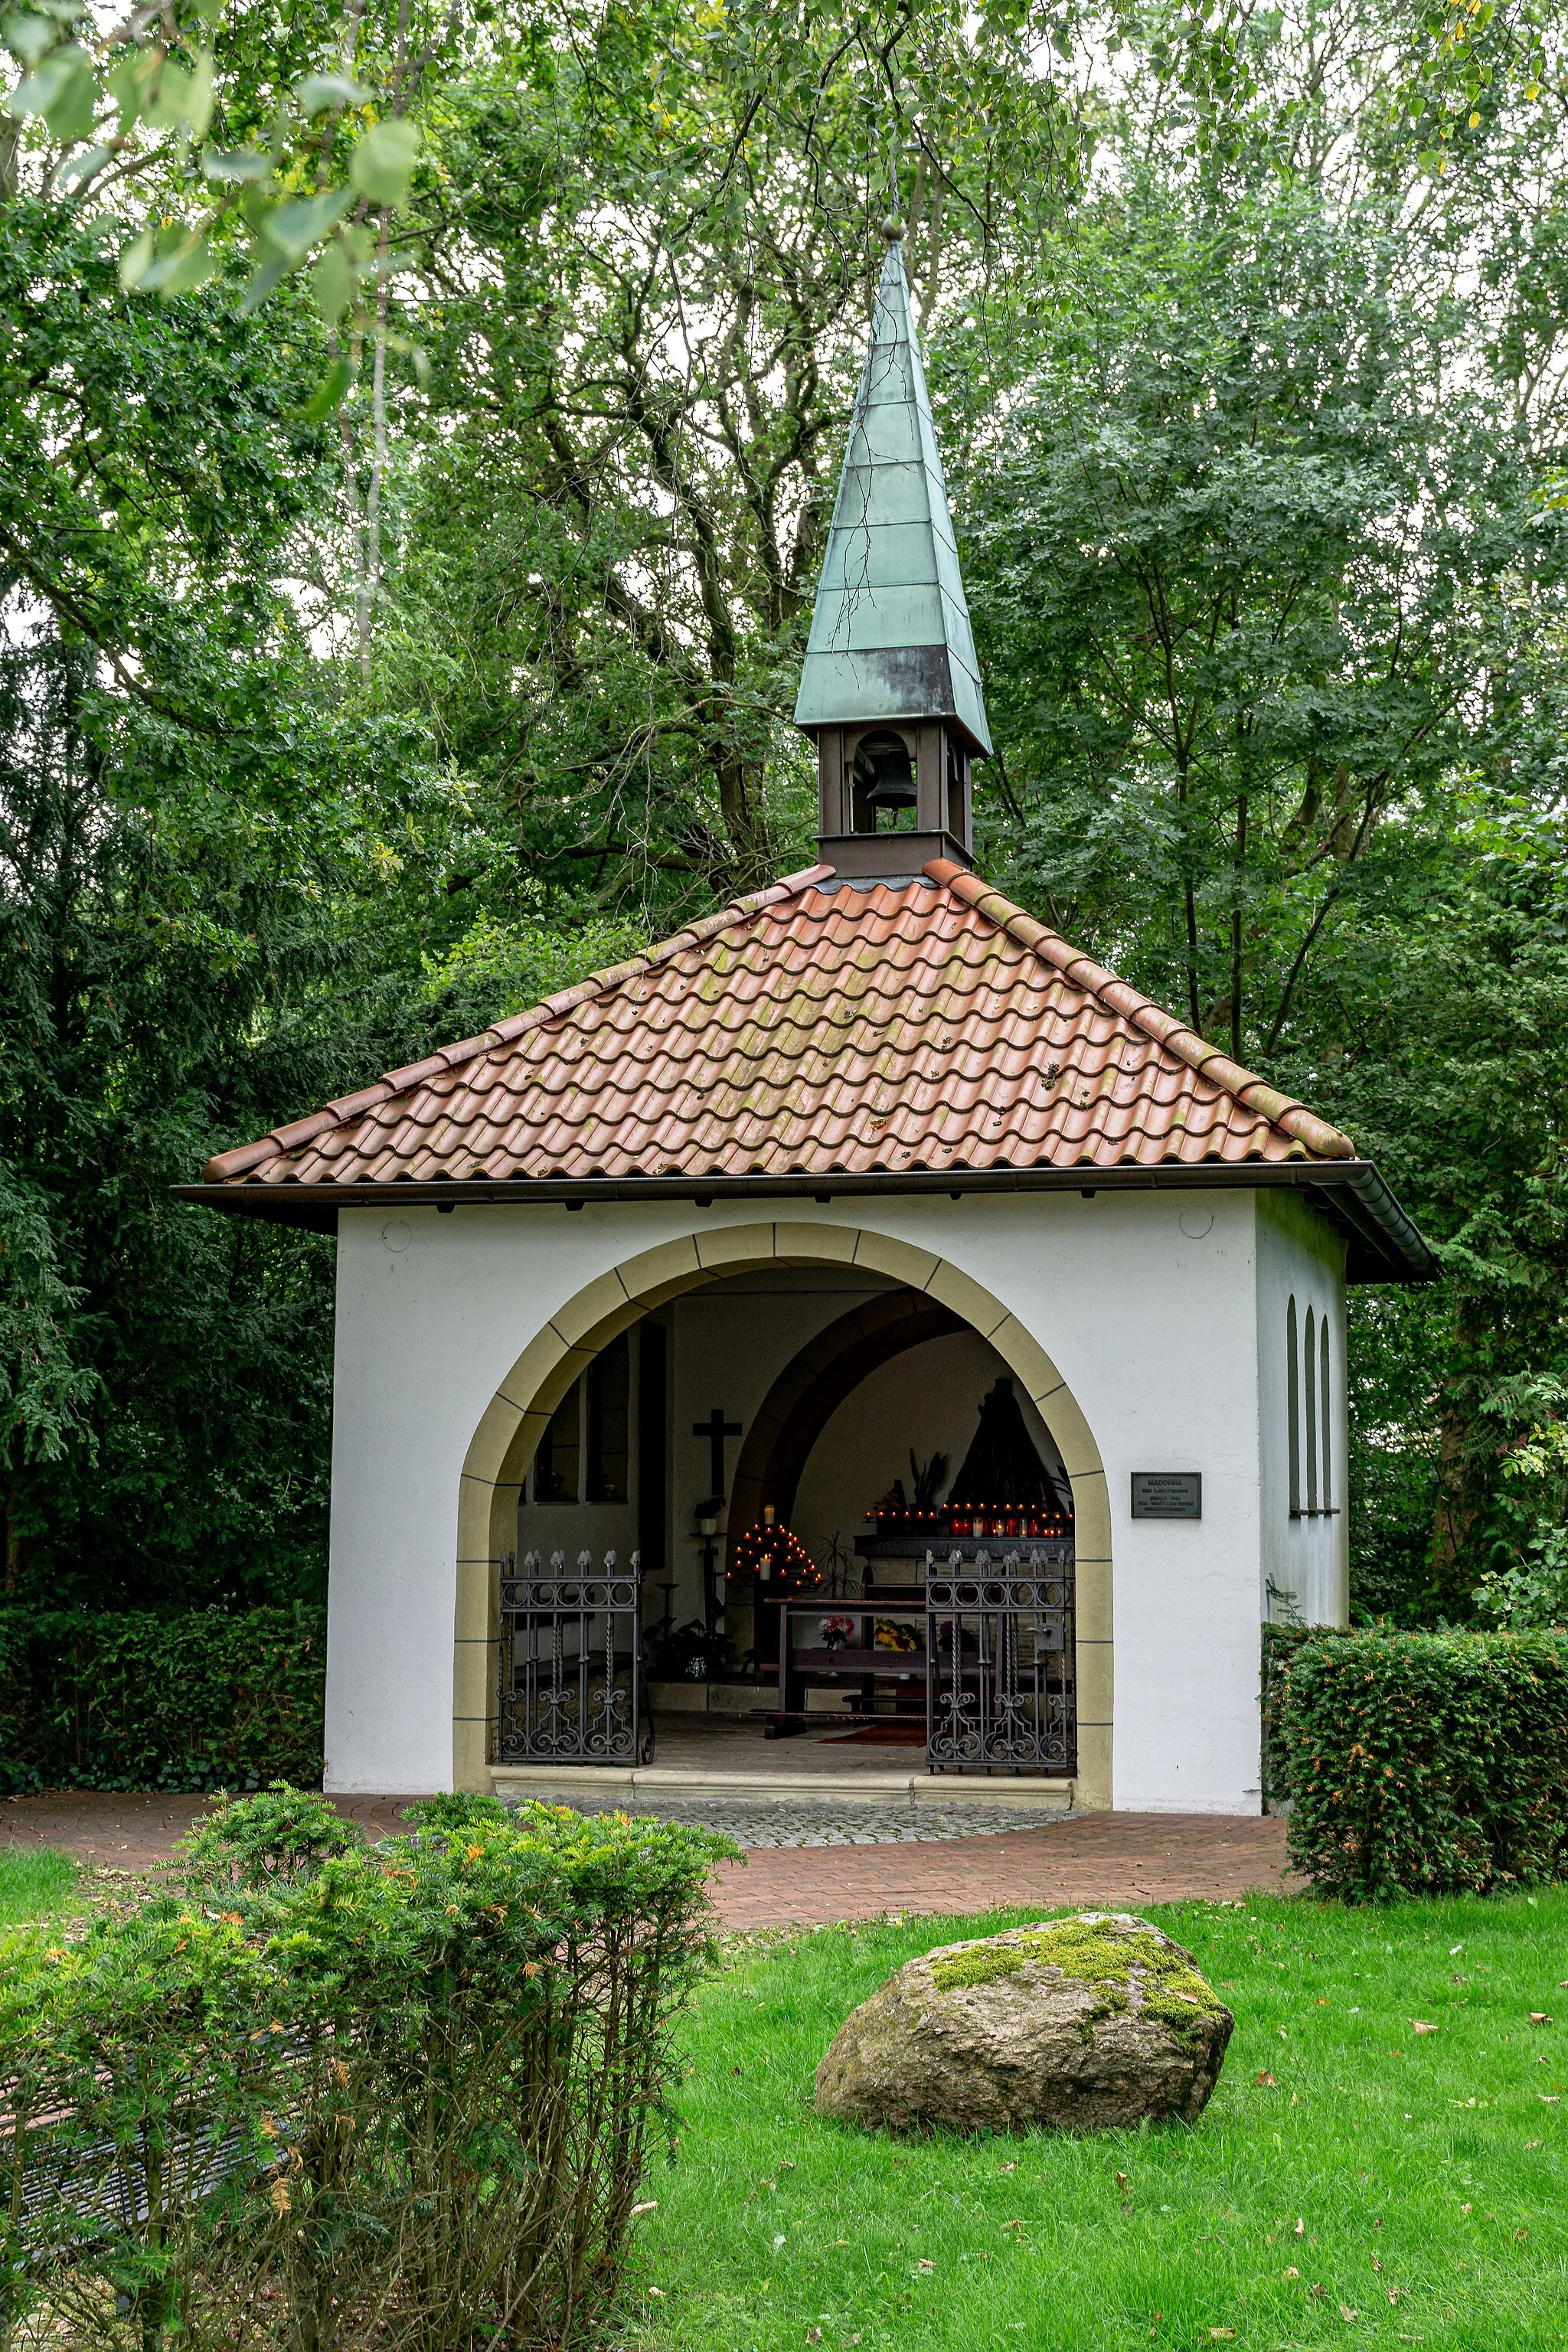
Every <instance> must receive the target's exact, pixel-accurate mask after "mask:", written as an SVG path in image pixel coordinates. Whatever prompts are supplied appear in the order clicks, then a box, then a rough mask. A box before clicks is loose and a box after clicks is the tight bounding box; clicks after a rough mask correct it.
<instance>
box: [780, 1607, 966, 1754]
mask: <svg viewBox="0 0 1568 2352" xmlns="http://www.w3.org/2000/svg"><path fill="white" fill-rule="evenodd" d="M760 1606H762V1607H763V1608H772V1609H776V1610H777V1611H778V1612H779V1696H778V1706H777V1709H776V1711H775V1712H774V1713H773V1714H772V1715H771V1716H770V1717H769V1718H768V1720H767V1723H766V1725H765V1726H764V1729H763V1737H764V1738H768V1739H784V1738H788V1737H789V1735H790V1734H791V1733H792V1732H797V1731H804V1730H805V1728H806V1726H807V1724H808V1722H813V1723H818V1722H820V1721H821V1720H822V1717H820V1716H817V1715H808V1714H807V1710H806V1705H805V1691H806V1678H807V1676H808V1675H809V1676H810V1677H811V1679H812V1681H813V1682H814V1683H821V1682H827V1683H858V1685H859V1686H860V1688H859V1698H860V1704H859V1706H858V1708H857V1709H855V1710H853V1711H852V1712H849V1713H847V1714H846V1715H845V1716H843V1717H840V1718H836V1719H837V1720H842V1721H843V1722H846V1723H871V1722H875V1721H876V1719H877V1717H876V1685H877V1683H878V1680H879V1678H884V1679H885V1678H887V1677H889V1676H891V1677H894V1678H896V1679H897V1680H898V1681H900V1682H902V1683H918V1684H919V1686H920V1700H921V1714H922V1716H923V1714H924V1712H925V1699H926V1652H925V1622H926V1612H925V1600H924V1596H923V1595H921V1596H919V1597H912V1596H910V1594H908V1593H901V1594H900V1595H899V1596H898V1597H897V1598H895V1597H894V1596H893V1595H892V1594H883V1593H879V1594H875V1595H873V1596H872V1598H871V1599H869V1600H862V1601H824V1600H823V1599H822V1598H821V1596H820V1595H818V1596H817V1597H816V1599H814V1600H805V1601H801V1600H796V1601H762V1602H761V1603H760ZM801 1617H815V1618H816V1619H818V1620H819V1621H820V1620H821V1619H822V1618H824V1617H850V1618H854V1619H856V1620H857V1621H858V1629H859V1633H860V1640H859V1641H858V1643H855V1642H846V1643H843V1644H842V1646H841V1647H839V1648H837V1649H829V1648H828V1647H827V1646H826V1643H824V1644H823V1645H822V1646H821V1647H819V1648H815V1649H806V1648H802V1649H796V1648H795V1647H794V1646H793V1645H792V1643H791V1641H790V1621H791V1619H792V1618H801ZM879 1618H882V1619H887V1620H890V1621H891V1622H894V1623H899V1624H910V1625H913V1626H914V1627H916V1628H917V1629H918V1632H919V1635H920V1647H919V1648H918V1649H914V1650H889V1649H879V1648H878V1647H877V1645H876V1643H874V1642H873V1641H872V1640H871V1639H870V1627H871V1624H872V1622H874V1621H875V1620H876V1619H879Z"/></svg>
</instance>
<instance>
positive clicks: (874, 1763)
mask: <svg viewBox="0 0 1568 2352" xmlns="http://www.w3.org/2000/svg"><path fill="white" fill-rule="evenodd" d="M653 1725H654V1731H655V1734H656V1736H657V1738H658V1748H657V1749H656V1751H655V1754H654V1759H653V1760H654V1762H655V1764H656V1765H662V1766H666V1767H668V1768H670V1769H675V1770H681V1769H689V1768H690V1769H702V1770H706V1771H710V1772H778V1773H781V1774H786V1775H787V1776H789V1777H790V1778H791V1779H793V1778H794V1777H795V1775H796V1774H797V1773H799V1774H803V1775H804V1774H806V1773H813V1772H816V1773H821V1772H832V1773H834V1774H840V1773H845V1772H863V1773H881V1774H884V1775H885V1774H887V1773H889V1772H901V1773H903V1774H905V1775H906V1776H907V1775H908V1774H909V1773H910V1772H923V1771H924V1770H925V1754H924V1751H923V1749H921V1748H918V1747H904V1746H903V1745H901V1744H900V1745H899V1746H897V1747H893V1746H889V1747H881V1746H876V1747H872V1746H869V1745H866V1746H863V1745H861V1744H860V1743H859V1742H858V1741H850V1740H846V1739H845V1738H844V1737H843V1735H844V1732H845V1731H846V1729H847V1728H849V1727H848V1726H847V1725H845V1724H842V1723H837V1722H835V1721H834V1719H833V1718H832V1717H824V1718H823V1719H822V1728H821V1729H820V1730H819V1729H818V1728H817V1727H816V1725H815V1724H814V1725H813V1726H812V1727H811V1728H810V1730H808V1731H801V1732H793V1733H791V1735H790V1736H789V1738H786V1739H765V1738H763V1727H762V1725H761V1724H760V1723H745V1722H740V1723H737V1722H734V1721H729V1722H726V1720H725V1719H724V1717H722V1716H711V1715H709V1716H702V1715H696V1716H692V1715H659V1714H657V1713H656V1714H655V1716H654V1719H653ZM835 1735H837V1737H836V1736H835Z"/></svg>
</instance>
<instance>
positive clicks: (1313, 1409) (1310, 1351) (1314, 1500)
mask: <svg viewBox="0 0 1568 2352" xmlns="http://www.w3.org/2000/svg"><path fill="white" fill-rule="evenodd" d="M1317 1342H1318V1333H1317V1328H1316V1323H1315V1319H1314V1318H1313V1314H1312V1310H1311V1308H1310V1307H1308V1309H1307V1345H1306V1348H1305V1349H1304V1351H1303V1352H1304V1355H1305V1370H1306V1374H1307V1432H1306V1435H1307V1508H1308V1510H1309V1511H1315V1510H1316V1509H1317V1507H1318V1345H1317Z"/></svg>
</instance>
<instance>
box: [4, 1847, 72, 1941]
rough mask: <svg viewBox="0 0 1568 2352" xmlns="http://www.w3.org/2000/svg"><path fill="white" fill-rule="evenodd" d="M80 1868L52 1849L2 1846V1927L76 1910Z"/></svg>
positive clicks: (14, 1925)
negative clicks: (50, 1914)
mask: <svg viewBox="0 0 1568 2352" xmlns="http://www.w3.org/2000/svg"><path fill="white" fill-rule="evenodd" d="M75 1898H76V1864H75V1863H74V1862H72V1861H71V1860H70V1858H69V1856H68V1855H67V1854H63V1853H55V1852H54V1850H53V1849H52V1847H49V1846H26V1847H23V1846H0V1927H16V1926H18V1925H19V1924H20V1923H21V1922H22V1921H24V1920H26V1919H37V1918H39V1917H40V1916H43V1915H44V1914H46V1913H48V1912H54V1911H73V1910H75V1908H76V1899H75Z"/></svg>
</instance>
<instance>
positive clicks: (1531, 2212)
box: [621, 1891, 1568, 2352]
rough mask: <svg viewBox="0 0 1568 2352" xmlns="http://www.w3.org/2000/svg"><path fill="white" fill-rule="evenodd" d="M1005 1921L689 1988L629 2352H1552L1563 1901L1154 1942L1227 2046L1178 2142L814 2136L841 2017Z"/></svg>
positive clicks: (905, 1937) (1261, 1927) (813, 1944)
mask: <svg viewBox="0 0 1568 2352" xmlns="http://www.w3.org/2000/svg"><path fill="white" fill-rule="evenodd" d="M1029 1916H1039V1915H1031V1914H1026V1913H1000V1912H999V1913H995V1914H994V1915H992V1916H990V1917H988V1918H986V1919H984V1920H976V1919H971V1920H933V1919H924V1920H918V1921H911V1922H909V1923H907V1924H906V1925H904V1926H902V1927H877V1928H868V1929H863V1930H859V1931H854V1932H851V1931H849V1930H847V1929H831V1930H822V1931H818V1932H816V1933H815V1934H806V1935H803V1936H800V1937H796V1938H795V1940H794V1942H793V1943H792V1944H790V1945H787V1946H786V1945H784V1944H772V1945H770V1946H768V1947H767V1948H761V1947H752V1948H751V1949H750V1950H749V1951H742V1954H741V1956H740V1957H739V1958H737V1959H736V1960H735V1961H734V1962H733V1964H731V1966H729V1967H727V1968H726V1969H724V1970H723V1971H722V1972H721V1973H720V1974H719V1975H717V1976H715V1977H714V1978H713V1979H710V1981H709V1982H708V1983H707V1984H706V1985H705V1986H704V1988H703V1990H702V1991H701V1993H700V1998H699V2000H698V2001H697V2003H696V2007H695V2010H694V2012H693V2014H692V2015H691V2017H690V2019H689V2021H688V2024H687V2026H686V2028H685V2031H684V2047H685V2055H686V2060H687V2064H688V2067H689V2073H688V2074H687V2077H686V2079H685V2081H684V2082H683V2084H682V2085H681V2089H680V2094H679V2106H680V2115H679V2119H678V2125H677V2128H678V2129H679V2148H678V2151H677V2154H676V2158H675V2160H674V2161H673V2162H667V2161H661V2162H660V2163H659V2164H658V2166H656V2168H655V2169H654V2173H653V2177H652V2179H650V2181H649V2183H648V2186H647V2190H646V2192H645V2193H646V2195H647V2197H649V2198H655V2199H657V2200H658V2210H657V2211H656V2212H652V2213H649V2214H647V2215H646V2216H645V2217H644V2218H643V2219H642V2220H640V2221H638V2222H637V2224H636V2228H637V2241H636V2255H635V2260H634V2263H633V2267H632V2277H631V2295H632V2301H633V2315H632V2316H631V2317H630V2318H629V2320H628V2322H627V2325H626V2329H625V2332H624V2335H623V2337H622V2339H621V2340H622V2341H623V2342H624V2343H625V2344H626V2346H627V2347H638V2352H644V2347H647V2352H654V2348H655V2347H657V2352H785V2347H788V2352H795V2347H802V2346H805V2345H809V2344H814V2343H816V2342H818V2341H820V2343H821V2344H822V2346H823V2347H824V2352H834V2348H835V2347H846V2346H852V2345H858V2346H859V2347H861V2352H882V2347H898V2352H1023V2347H1028V2352H1034V2347H1042V2352H1043V2348H1044V2347H1049V2352H1091V2347H1092V2352H1120V2347H1131V2346H1134V2345H1136V2346H1139V2347H1146V2346H1148V2345H1149V2344H1150V2343H1151V2342H1154V2343H1156V2344H1163V2345H1167V2346H1191V2347H1199V2346H1202V2347H1207V2346H1208V2345H1210V2344H1212V2343H1215V2342H1234V2343H1235V2345H1236V2346H1237V2347H1238V2352H1241V2347H1256V2352H1282V2347H1293V2346H1298V2345H1314V2346H1315V2345H1321V2344H1330V2343H1332V2344H1342V2343H1346V2342H1353V2341H1357V2340H1360V2339H1362V2338H1369V2337H1372V2336H1376V2338H1377V2340H1378V2341H1379V2342H1380V2343H1383V2344H1386V2345H1394V2344H1426V2345H1430V2346H1435V2347H1461V2346H1463V2347H1475V2352H1511V2347H1523V2346H1534V2345H1559V2344H1565V2343H1568V2198H1565V2193H1564V2192H1565V2190H1568V2162H1565V2150H1568V1990H1564V1989H1563V1987H1562V1985H1561V1983H1560V1979H1563V1978H1568V1891H1563V1892H1552V1893H1549V1894H1545V1895H1542V1896H1540V1897H1539V1899H1537V1900H1534V1901H1531V1900H1528V1899H1525V1898H1520V1897H1515V1898H1510V1899H1508V1900H1504V1901H1500V1902H1492V1903H1481V1902H1451V1903H1447V1902H1433V1903H1419V1904H1410V1905H1407V1906H1403V1907H1400V1908H1396V1909H1393V1910H1389V1911H1386V1912H1369V1911H1363V1912H1347V1911H1342V1910H1339V1909H1336V1908H1329V1907H1324V1906H1318V1905H1316V1904H1310V1903H1306V1902H1301V1901H1289V1900H1286V1899H1282V1898H1278V1897H1277V1898H1273V1899H1269V1898H1267V1897H1266V1898H1261V1899H1259V1900H1258V1901H1256V1902H1254V1903H1252V1904H1249V1905H1247V1906H1245V1907H1241V1908H1226V1907H1223V1906H1210V1905H1196V1904H1194V1905H1184V1906H1155V1907H1152V1908H1151V1909H1150V1910H1149V1912H1148V1913H1147V1915H1146V1916H1148V1917H1150V1918H1151V1919H1152V1920H1154V1921H1156V1922H1157V1923H1158V1924H1159V1925H1160V1926H1161V1927H1163V1928H1164V1929H1165V1930H1166V1932H1167V1933H1168V1934H1170V1935H1172V1936H1173V1937H1176V1939H1177V1940H1178V1941H1179V1942H1181V1943H1183V1944H1185V1945H1186V1946H1187V1947H1188V1948H1189V1949H1191V1950H1192V1951H1193V1952H1194V1953H1195V1954H1196V1956H1197V1958H1198V1961H1199V1964H1200V1966H1201V1967H1202V1968H1203V1969H1204V1970H1205V1973H1206V1974H1207V1976H1208V1977H1209V1979H1210V1981H1211V1982H1212V1983H1213V1984H1214V1985H1215V1987H1216V1989H1217V1990H1219V1991H1220V1992H1221V1994H1222V1995H1223V1997H1224V1998H1225V1999H1226V2000H1227V2002H1228V2003H1229V2004H1230V2005H1231V2007H1232V2008H1233V2009H1234V2011H1235V2013H1236V2020H1237V2025H1236V2032H1235V2034H1234V2036H1233V2037H1232V2040H1231V2044H1230V2051H1229V2054H1228V2056H1227V2059H1226V2067H1225V2072H1224V2074H1223V2075H1222V2076H1221V2079H1220V2084H1219V2087H1218V2089H1217V2090H1216V2092H1215V2095H1214V2097H1213V2099H1212V2100H1211V2101H1210V2103H1209V2105H1208V2107H1207V2109H1206V2110H1205V2114H1204V2116H1203V2117H1202V2119H1201V2120H1200V2122H1199V2123H1198V2124H1197V2125H1196V2126H1193V2127H1184V2126H1165V2127H1163V2128H1161V2129H1157V2130H1144V2131H1141V2132H1118V2133H1110V2134H1106V2135H1105V2136H1103V2137H1099V2138H1094V2139H1072V2138H1068V2137H1065V2136H1057V2135H1053V2134H1048V2133H1036V2134H1032V2135H1030V2136H1029V2137H1026V2138H1022V2139H1005V2138H994V2137H993V2138H975V2139H964V2138H960V2137H950V2136H946V2135H943V2136H941V2137H933V2138H930V2139H926V2140H910V2141H903V2142H900V2141H896V2140H893V2139H890V2138H889V2137H885V2136H873V2135H868V2134H863V2133H859V2132H857V2131H854V2130H851V2129H847V2128H846V2127H844V2126H838V2125H833V2124H826V2123H822V2122H819V2121H818V2120H817V2118H816V2116H815V2115H814V2114H813V2113H812V2108H811V2093H812V2074H813V2070H814V2068H815V2066H816V2061H817V2059H818V2058H819V2056H820V2055H821V2053H822V2052H823V2051H824V2050H825V2049H826V2045H827V2043H828V2042H829V2040H830V2039H831V2037H832V2035H833V2033H834V2032H835V2031H836V2030H837V2026H838V2025H839V2023H840V2021H842V2020H843V2018H844V2017H845V2016H846V2015H847V2012H848V2011H849V2010H850V2009H851V2008H852V2007H853V2006H854V2005H855V2003H856V2002H857V2001H858V2000H863V1999H864V1998H865V1997H866V1995H867V1994H868V1993H869V1992H870V1991H872V1990H874V1988H875V1987H876V1986H877V1985H878V1984H879V1983H880V1982H881V1980H882V1979H883V1978H884V1977H886V1976H887V1975H888V1974H889V1972H890V1971H891V1970H892V1969H894V1968H896V1967H898V1966H899V1965H900V1962H902V1961H903V1960H905V1959H907V1958H910V1956H911V1955H912V1954H914V1953H916V1952H921V1951H925V1950H928V1949H929V1948H931V1946H932V1945H933V1944H938V1943H942V1942H950V1941H952V1940H955V1939H956V1938H957V1937H961V1936H975V1935H981V1934H985V1933H990V1932H992V1931H994V1929H995V1928H997V1927H1005V1926H1014V1925H1016V1924H1018V1923H1019V1921H1021V1920H1023V1919H1025V1918H1027V1917H1029ZM1560 2004H1561V2013H1559V2005H1560ZM1531 2011H1545V2012H1547V2014H1548V2015H1549V2016H1550V2017H1552V2019H1553V2020H1554V2022H1552V2023H1549V2024H1543V2025H1534V2024H1532V2023H1531ZM1417 2019H1418V2020H1420V2021H1422V2022H1423V2023H1426V2024H1428V2025H1434V2026H1436V2029H1437V2030H1436V2032H1429V2033H1424V2034H1416V2033H1415V2032H1413V2031H1412V2022H1413V2021H1415V2020H1417ZM1123 2175H1124V2176H1125V2179H1124V2180H1123V2179H1122V2178H1121V2176H1123ZM818 2329H820V2331H821V2334H820V2337H818V2336H816V2333H815V2331H816V2330H818Z"/></svg>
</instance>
